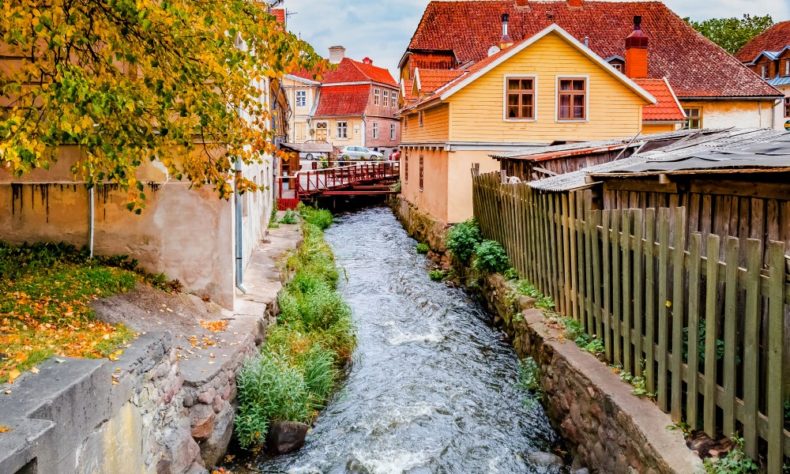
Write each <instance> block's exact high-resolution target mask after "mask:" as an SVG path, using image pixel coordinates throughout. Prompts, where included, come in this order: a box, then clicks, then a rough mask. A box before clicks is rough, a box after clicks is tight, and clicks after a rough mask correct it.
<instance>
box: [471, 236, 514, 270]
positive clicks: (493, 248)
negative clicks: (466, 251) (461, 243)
mask: <svg viewBox="0 0 790 474" xmlns="http://www.w3.org/2000/svg"><path fill="white" fill-rule="evenodd" d="M475 255H476V258H475V263H474V266H475V268H476V269H478V270H481V271H484V272H489V273H502V272H504V271H505V270H507V269H508V268H510V259H509V258H508V256H507V252H505V249H504V248H503V247H502V245H500V243H499V242H497V241H494V240H486V241H483V242H482V243H480V244H479V245H478V246H477V247H475Z"/></svg>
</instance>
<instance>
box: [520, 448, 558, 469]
mask: <svg viewBox="0 0 790 474" xmlns="http://www.w3.org/2000/svg"><path fill="white" fill-rule="evenodd" d="M527 461H529V462H531V463H532V464H534V465H535V466H539V467H547V468H550V467H563V466H564V465H565V462H564V461H563V460H562V458H561V457H559V456H557V455H556V454H552V453H547V452H544V451H533V452H531V453H529V454H527Z"/></svg>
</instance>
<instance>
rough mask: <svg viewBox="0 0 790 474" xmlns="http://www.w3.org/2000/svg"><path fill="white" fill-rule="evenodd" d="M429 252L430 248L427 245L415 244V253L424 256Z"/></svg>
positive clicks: (422, 243)
mask: <svg viewBox="0 0 790 474" xmlns="http://www.w3.org/2000/svg"><path fill="white" fill-rule="evenodd" d="M430 251H431V247H430V246H429V245H428V244H426V243H424V242H420V243H419V244H417V253H419V254H422V255H425V254H426V253H428V252H430Z"/></svg>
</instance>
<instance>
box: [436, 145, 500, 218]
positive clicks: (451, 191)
mask: <svg viewBox="0 0 790 474" xmlns="http://www.w3.org/2000/svg"><path fill="white" fill-rule="evenodd" d="M493 153H494V151H493V150H490V151H454V152H450V154H449V156H450V160H449V165H448V169H447V171H448V180H449V183H450V185H449V187H448V195H447V199H448V206H447V211H448V212H447V223H448V224H457V223H459V222H463V221H465V220H467V219H471V218H472V217H473V215H474V208H473V205H472V165H473V164H475V163H478V164H480V172H481V173H490V172H492V171H499V162H498V161H496V160H495V159H493V158H491V156H490V155H491V154H493Z"/></svg>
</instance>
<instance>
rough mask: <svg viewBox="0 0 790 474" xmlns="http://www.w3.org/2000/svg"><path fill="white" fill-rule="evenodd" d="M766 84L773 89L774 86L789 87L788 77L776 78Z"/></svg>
mask: <svg viewBox="0 0 790 474" xmlns="http://www.w3.org/2000/svg"><path fill="white" fill-rule="evenodd" d="M768 84H771V85H772V86H774V87H776V86H790V76H785V77H782V76H777V77H775V78H773V79H771V80H770V81H768Z"/></svg>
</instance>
